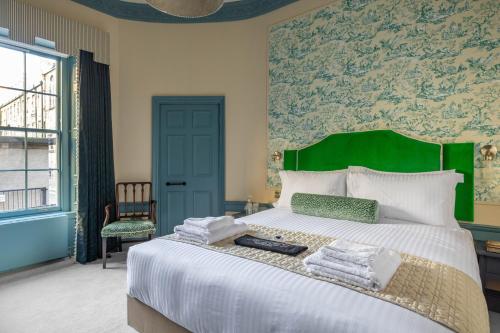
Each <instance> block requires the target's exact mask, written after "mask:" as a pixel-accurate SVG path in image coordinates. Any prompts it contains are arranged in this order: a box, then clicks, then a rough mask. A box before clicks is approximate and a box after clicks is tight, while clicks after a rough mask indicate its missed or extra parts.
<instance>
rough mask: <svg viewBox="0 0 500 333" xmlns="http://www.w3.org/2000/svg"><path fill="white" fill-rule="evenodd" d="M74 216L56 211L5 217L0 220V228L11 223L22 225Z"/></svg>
mask: <svg viewBox="0 0 500 333" xmlns="http://www.w3.org/2000/svg"><path fill="white" fill-rule="evenodd" d="M74 215H75V212H71V211H68V212H62V211H56V212H46V213H39V214H32V215H22V216H12V217H6V218H1V219H0V226H2V225H6V224H12V223H23V222H32V221H36V220H46V219H50V218H57V217H72V216H74Z"/></svg>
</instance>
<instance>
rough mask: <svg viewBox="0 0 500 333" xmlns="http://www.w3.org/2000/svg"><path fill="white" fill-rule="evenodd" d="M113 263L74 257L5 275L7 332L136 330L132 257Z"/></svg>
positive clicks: (2, 296) (0, 303) (1, 322)
mask: <svg viewBox="0 0 500 333" xmlns="http://www.w3.org/2000/svg"><path fill="white" fill-rule="evenodd" d="M125 258H126V257H125V254H115V255H113V258H111V259H108V269H106V270H103V269H102V266H101V261H100V260H97V261H95V262H93V263H90V264H87V265H80V264H73V263H71V262H70V261H69V260H65V261H62V262H56V263H51V264H49V265H44V266H41V267H37V268H34V269H30V270H28V271H23V272H19V273H14V274H8V275H4V276H1V277H0V332H1V333H59V332H60V333H93V332H99V333H134V332H136V331H135V330H134V329H132V328H130V327H129V326H128V325H127V318H126V316H127V307H126V286H127V275H126V259H125Z"/></svg>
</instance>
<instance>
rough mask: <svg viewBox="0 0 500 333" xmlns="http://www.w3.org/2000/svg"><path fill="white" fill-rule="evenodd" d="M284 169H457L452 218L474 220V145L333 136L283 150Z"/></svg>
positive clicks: (382, 134)
mask: <svg viewBox="0 0 500 333" xmlns="http://www.w3.org/2000/svg"><path fill="white" fill-rule="evenodd" d="M283 163H284V165H283V167H284V169H285V170H304V171H326V170H340V169H345V168H347V167H348V166H364V167H367V168H371V169H375V170H379V171H389V172H426V171H438V170H450V169H456V170H457V172H460V173H463V174H464V183H463V184H459V185H458V186H457V189H456V191H457V195H456V203H455V217H456V219H457V220H460V221H470V222H472V221H474V144H473V143H449V144H443V145H441V144H436V143H429V142H424V141H419V140H415V139H412V138H409V137H406V136H404V135H401V134H399V133H396V132H394V131H390V130H377V131H368V132H353V133H339V134H332V135H330V136H328V137H326V138H325V139H323V140H321V141H320V142H318V143H315V144H313V145H310V146H308V147H305V148H302V149H298V150H285V152H284V162H283Z"/></svg>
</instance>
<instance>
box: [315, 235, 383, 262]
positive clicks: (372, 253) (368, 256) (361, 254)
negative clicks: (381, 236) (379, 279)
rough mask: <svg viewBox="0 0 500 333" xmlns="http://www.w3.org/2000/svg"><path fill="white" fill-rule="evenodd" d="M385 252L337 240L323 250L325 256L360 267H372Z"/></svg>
mask: <svg viewBox="0 0 500 333" xmlns="http://www.w3.org/2000/svg"><path fill="white" fill-rule="evenodd" d="M382 250H383V248H382V247H379V246H373V245H366V244H360V243H355V242H351V241H348V240H345V239H336V240H334V241H333V242H332V243H330V244H328V245H325V246H323V247H322V248H321V252H322V253H323V254H324V255H325V256H329V257H333V258H337V259H339V260H344V261H348V262H351V263H355V264H359V265H368V266H370V265H371V263H372V262H373V259H374V258H375V257H377V256H378V255H379V254H380V252H381V251H382Z"/></svg>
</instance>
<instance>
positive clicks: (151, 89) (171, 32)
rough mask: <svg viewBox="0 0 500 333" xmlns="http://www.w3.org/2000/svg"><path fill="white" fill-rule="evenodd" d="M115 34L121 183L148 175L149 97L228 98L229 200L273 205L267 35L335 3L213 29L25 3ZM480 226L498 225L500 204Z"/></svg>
mask: <svg viewBox="0 0 500 333" xmlns="http://www.w3.org/2000/svg"><path fill="white" fill-rule="evenodd" d="M26 2H29V3H31V4H32V5H34V6H39V7H44V8H47V9H49V10H51V11H53V12H55V13H56V14H59V15H63V16H66V17H69V18H72V19H76V20H79V21H82V22H84V23H88V24H93V25H95V26H97V27H99V28H101V29H103V30H106V31H108V32H109V33H110V37H111V81H112V103H113V131H114V133H113V134H114V146H115V169H116V178H117V181H124V180H141V179H150V178H151V97H152V96H154V95H224V96H226V200H244V199H246V197H247V195H252V196H253V198H254V199H255V200H258V201H271V200H272V198H273V191H272V190H270V189H266V177H267V174H266V173H267V171H266V160H267V159H268V158H269V153H268V152H267V148H266V146H267V130H266V127H267V119H266V117H267V110H266V101H267V92H266V86H267V85H266V80H267V30H268V28H269V26H270V25H272V24H274V23H277V22H280V21H282V20H286V19H288V18H290V17H293V16H296V15H299V14H301V13H304V12H307V11H309V10H311V9H314V8H317V7H320V6H323V5H325V4H328V3H330V2H331V1H327V0H302V1H299V2H297V3H294V4H291V5H289V6H286V7H284V8H282V9H279V10H277V11H275V12H272V13H269V14H267V15H263V16H260V17H257V18H254V19H250V20H245V21H239V22H228V23H216V24H192V25H181V24H155V23H144V22H134V21H125V20H117V19H114V18H112V17H109V16H106V15H103V14H101V13H98V12H96V11H93V10H91V9H88V8H86V7H84V6H80V5H78V4H76V3H73V2H71V1H69V0H64V1H63V0H57V1H56V0H26ZM476 211H477V217H478V219H477V220H476V223H483V222H488V223H489V224H495V223H498V224H499V225H500V219H499V218H498V216H500V206H489V205H484V204H482V205H477V206H476Z"/></svg>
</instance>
